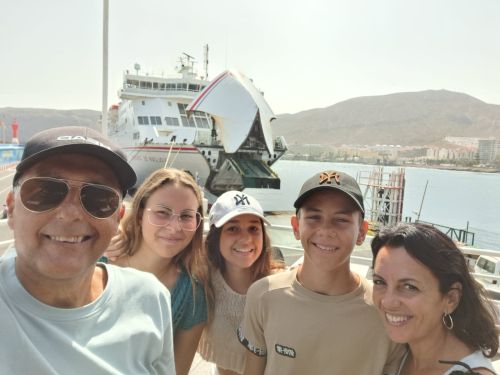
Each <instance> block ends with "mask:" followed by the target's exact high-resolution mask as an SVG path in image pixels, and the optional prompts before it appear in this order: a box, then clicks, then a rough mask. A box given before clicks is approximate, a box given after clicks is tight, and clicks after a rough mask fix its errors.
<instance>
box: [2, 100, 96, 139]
mask: <svg viewBox="0 0 500 375" xmlns="http://www.w3.org/2000/svg"><path fill="white" fill-rule="evenodd" d="M100 116H101V113H100V112H98V111H92V110H89V109H72V110H58V109H43V108H10V107H7V108H0V120H2V121H3V122H4V123H5V126H6V138H7V142H10V140H11V137H12V135H11V134H12V133H11V130H10V124H11V123H12V121H14V119H15V120H16V121H17V123H18V124H19V134H18V138H19V142H20V143H25V142H26V140H27V139H29V138H30V137H31V136H32V135H33V134H35V133H37V132H39V131H40V130H43V129H48V128H53V127H59V126H66V125H82V126H88V127H91V128H94V129H97V126H98V125H97V121H98V120H99V118H100Z"/></svg>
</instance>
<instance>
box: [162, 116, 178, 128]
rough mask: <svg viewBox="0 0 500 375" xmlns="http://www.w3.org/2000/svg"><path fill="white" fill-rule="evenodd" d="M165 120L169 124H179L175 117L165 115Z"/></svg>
mask: <svg viewBox="0 0 500 375" xmlns="http://www.w3.org/2000/svg"><path fill="white" fill-rule="evenodd" d="M165 122H166V123H167V125H170V126H179V119H178V118H176V117H168V116H167V117H165Z"/></svg>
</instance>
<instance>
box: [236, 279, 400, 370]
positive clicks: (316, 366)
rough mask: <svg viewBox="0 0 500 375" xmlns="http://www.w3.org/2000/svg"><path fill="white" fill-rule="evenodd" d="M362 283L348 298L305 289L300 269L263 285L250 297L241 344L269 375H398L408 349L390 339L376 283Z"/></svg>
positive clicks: (255, 287)
mask: <svg viewBox="0 0 500 375" xmlns="http://www.w3.org/2000/svg"><path fill="white" fill-rule="evenodd" d="M360 279H361V283H360V285H359V287H358V288H356V290H354V291H353V292H351V293H348V294H345V295H342V296H327V295H322V294H318V293H315V292H312V291H310V290H308V289H306V288H304V287H303V286H302V285H301V284H300V283H299V282H298V281H297V269H294V270H291V271H285V272H282V273H279V274H276V275H272V276H268V277H265V278H264V279H261V280H259V281H257V282H256V283H255V284H253V285H252V287H251V288H250V289H249V291H248V294H247V302H246V306H245V315H244V319H243V323H242V327H241V329H240V330H239V332H238V335H239V339H240V341H241V342H242V344H243V345H245V346H246V347H247V349H248V350H250V351H252V352H253V353H254V354H255V355H259V356H263V357H265V358H266V370H265V374H272V375H278V374H287V375H292V374H297V375H299V374H300V375H304V374H328V375H346V374H355V375H381V374H386V373H387V374H391V373H394V371H395V369H396V368H397V363H398V362H399V359H400V357H401V356H402V354H403V348H402V347H401V346H400V345H396V344H394V343H392V342H391V341H390V340H389V337H388V336H387V334H386V332H385V330H384V327H383V324H382V321H381V319H380V317H379V315H378V312H377V311H376V310H375V307H374V306H373V303H372V298H371V294H372V288H371V284H370V283H368V282H367V281H366V280H365V279H363V278H361V277H360ZM386 363H388V365H386Z"/></svg>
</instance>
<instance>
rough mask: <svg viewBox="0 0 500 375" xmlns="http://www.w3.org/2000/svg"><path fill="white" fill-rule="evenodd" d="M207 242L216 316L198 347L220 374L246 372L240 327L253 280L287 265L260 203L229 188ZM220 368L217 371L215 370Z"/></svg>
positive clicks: (213, 213) (213, 214)
mask: <svg viewBox="0 0 500 375" xmlns="http://www.w3.org/2000/svg"><path fill="white" fill-rule="evenodd" d="M209 221H210V230H209V232H208V235H207V238H206V241H205V247H206V251H207V256H208V259H209V266H210V268H211V282H210V283H209V284H208V286H207V294H208V298H209V305H210V307H211V311H213V315H212V316H211V317H210V322H209V324H208V325H207V326H206V328H205V330H204V332H203V335H202V338H201V340H200V344H199V346H198V352H199V353H200V354H201V356H202V357H203V358H204V359H205V360H207V361H209V362H213V363H215V365H216V366H217V370H218V372H219V374H221V375H233V374H242V373H243V370H244V367H245V354H246V353H245V351H246V349H245V347H244V346H243V345H241V344H240V342H239V341H238V338H237V335H236V331H237V329H238V327H239V325H240V321H241V319H242V317H243V310H244V307H245V299H246V292H247V290H248V288H249V287H250V285H251V284H252V283H253V282H254V281H256V280H258V279H260V278H262V277H264V276H268V275H269V274H271V273H272V272H274V271H275V270H277V269H279V268H283V265H282V264H281V263H277V262H274V261H273V260H272V257H271V255H272V254H271V244H270V240H269V237H268V235H267V234H266V229H265V226H264V223H268V221H267V220H266V218H265V217H264V212H263V210H262V207H261V206H260V204H259V202H257V200H255V199H254V198H253V197H251V196H250V195H248V194H246V193H242V192H239V191H228V192H226V193H224V194H222V195H221V196H220V197H219V198H218V199H217V200H216V201H215V203H214V204H213V206H212V208H211V210H210V214H209ZM215 373H216V372H215Z"/></svg>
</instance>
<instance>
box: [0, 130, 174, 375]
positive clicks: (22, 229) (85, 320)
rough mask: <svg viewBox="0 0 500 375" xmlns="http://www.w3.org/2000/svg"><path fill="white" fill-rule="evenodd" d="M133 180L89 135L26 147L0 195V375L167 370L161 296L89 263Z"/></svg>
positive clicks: (45, 137) (167, 329) (142, 276)
mask: <svg viewBox="0 0 500 375" xmlns="http://www.w3.org/2000/svg"><path fill="white" fill-rule="evenodd" d="M135 181H136V176H135V173H134V171H133V169H132V168H131V167H130V165H129V164H128V163H127V162H126V160H125V156H124V155H123V153H122V152H121V151H120V150H119V149H118V148H117V147H116V146H115V145H114V144H112V143H111V142H109V141H108V140H107V139H106V138H104V137H102V135H100V134H99V133H97V132H95V131H93V130H91V129H88V128H85V127H63V128H54V129H49V130H46V131H43V132H40V133H38V134H36V135H35V136H34V137H33V138H31V139H30V140H29V141H28V143H27V144H26V146H25V149H24V153H23V156H22V159H21V162H20V163H19V164H18V166H17V168H16V174H15V176H14V180H13V190H12V191H11V192H10V193H9V194H8V196H7V207H8V224H9V226H10V228H11V229H12V230H13V231H14V239H15V248H16V249H15V253H16V255H15V256H12V257H2V258H0V337H2V341H0V366H1V369H2V371H1V372H2V373H9V374H56V373H57V374H69V373H71V374H124V373H129V374H175V369H174V360H173V349H172V326H171V318H170V316H171V313H170V296H169V293H168V291H167V290H166V289H165V288H164V287H163V285H161V284H160V283H159V282H158V281H157V280H156V279H155V278H154V276H152V275H148V274H146V273H142V272H139V271H135V270H132V269H122V268H118V267H114V266H110V265H104V264H96V261H97V259H98V258H99V257H100V256H101V255H102V253H103V252H104V250H105V249H106V248H107V246H108V244H109V242H110V240H111V237H112V236H113V235H114V234H115V233H116V231H117V229H118V223H119V220H120V213H121V211H122V210H123V206H122V199H123V196H124V195H125V194H126V192H127V189H128V188H130V187H131V186H133V185H134V183H135Z"/></svg>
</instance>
